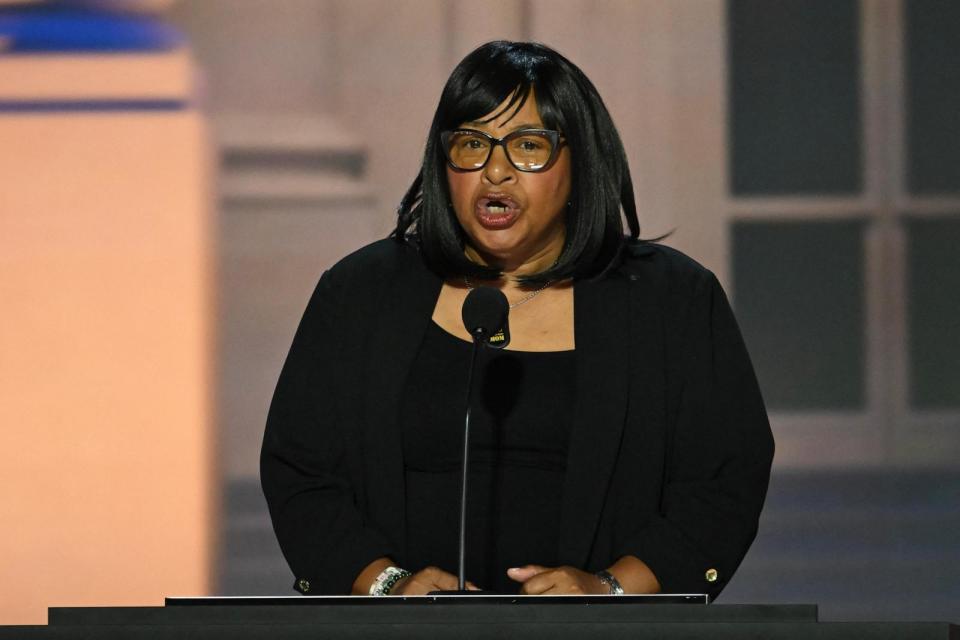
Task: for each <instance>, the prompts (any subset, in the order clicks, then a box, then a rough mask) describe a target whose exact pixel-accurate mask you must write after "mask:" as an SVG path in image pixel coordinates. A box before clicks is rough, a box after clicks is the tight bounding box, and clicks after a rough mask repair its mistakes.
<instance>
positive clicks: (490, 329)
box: [434, 287, 510, 595]
mask: <svg viewBox="0 0 960 640" xmlns="http://www.w3.org/2000/svg"><path fill="white" fill-rule="evenodd" d="M509 314H510V303H509V302H507V296H505V295H503V292H502V291H500V290H499V289H493V288H491V287H476V288H474V289H471V290H470V293H468V294H467V298H466V300H464V301H463V310H462V316H463V326H464V327H466V329H467V331H468V332H469V333H470V335H471V336H473V350H472V353H471V356H470V371H469V373H468V374H467V402H466V404H467V410H466V414H465V418H464V421H463V459H462V463H463V466H462V468H461V475H460V547H459V551H458V553H459V556H458V559H459V562H458V568H457V591H454V592H442V591H441V592H434V595H437V594H444V593H445V594H447V595H452V594H457V595H464V594H468V593H476V592H473V591H467V588H466V563H467V475H468V469H469V460H470V400H471V397H472V396H473V370H474V369H475V368H476V363H477V352H478V351H479V350H480V347H481V346H483V345H486V346H488V347H491V348H493V349H503V348H504V347H506V346H507V345H508V344H510V327H509V325H508V322H507V316H508V315H509Z"/></svg>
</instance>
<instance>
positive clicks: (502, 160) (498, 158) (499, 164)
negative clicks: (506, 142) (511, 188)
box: [483, 144, 517, 184]
mask: <svg viewBox="0 0 960 640" xmlns="http://www.w3.org/2000/svg"><path fill="white" fill-rule="evenodd" d="M516 171H517V170H516V167H514V166H513V165H512V164H511V163H510V160H509V158H507V150H506V149H504V148H503V145H500V144H498V145H497V146H495V147H494V148H493V151H492V152H491V153H490V159H489V160H487V164H486V166H484V167H483V178H484V180H485V181H487V182H489V183H490V184H503V183H505V182H511V181H514V180H516V179H517V174H516Z"/></svg>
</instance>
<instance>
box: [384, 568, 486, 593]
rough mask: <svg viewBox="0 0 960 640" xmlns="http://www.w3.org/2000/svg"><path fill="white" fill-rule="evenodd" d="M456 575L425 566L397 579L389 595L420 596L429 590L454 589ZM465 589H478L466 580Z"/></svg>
mask: <svg viewBox="0 0 960 640" xmlns="http://www.w3.org/2000/svg"><path fill="white" fill-rule="evenodd" d="M457 586H458V580H457V576H455V575H453V574H452V573H447V572H446V571H444V570H443V569H439V568H437V567H427V568H426V569H423V570H422V571H417V572H416V573H415V574H413V575H410V576H407V577H406V578H403V579H402V580H398V581H397V584H395V585H393V588H392V589H390V595H391V596H422V595H426V594H428V593H430V592H431V591H456V590H457ZM467 589H468V590H470V591H479V589H478V588H477V587H476V585H474V584H473V583H472V582H469V581H468V582H467Z"/></svg>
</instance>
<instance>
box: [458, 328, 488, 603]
mask: <svg viewBox="0 0 960 640" xmlns="http://www.w3.org/2000/svg"><path fill="white" fill-rule="evenodd" d="M482 336H483V329H482V328H478V329H477V330H476V332H475V333H474V336H473V349H472V350H471V352H470V369H469V372H468V373H467V412H466V416H465V418H464V420H463V469H462V471H461V476H460V549H459V551H458V554H459V555H458V565H457V590H458V591H459V592H461V593H466V592H467V587H466V574H467V476H468V469H469V466H470V406H471V404H472V400H473V370H474V368H475V367H476V364H477V352H478V351H480V347H481V345H482V344H483V343H482Z"/></svg>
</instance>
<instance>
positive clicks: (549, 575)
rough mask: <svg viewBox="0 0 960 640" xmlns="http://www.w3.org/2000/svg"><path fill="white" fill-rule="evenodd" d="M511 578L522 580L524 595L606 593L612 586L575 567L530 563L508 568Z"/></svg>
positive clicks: (521, 591)
mask: <svg viewBox="0 0 960 640" xmlns="http://www.w3.org/2000/svg"><path fill="white" fill-rule="evenodd" d="M507 576H509V577H510V579H511V580H516V581H517V582H522V583H523V586H522V587H521V588H520V593H521V594H524V595H541V594H543V595H562V594H571V593H572V594H578V593H579V594H585V593H591V594H606V593H610V588H609V587H608V586H607V585H606V584H604V583H603V582H602V581H601V580H600V578H598V577H597V576H595V575H594V574H592V573H587V572H586V571H581V570H580V569H577V568H575V567H541V566H540V565H537V564H528V565H526V566H523V567H515V568H513V569H507Z"/></svg>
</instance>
